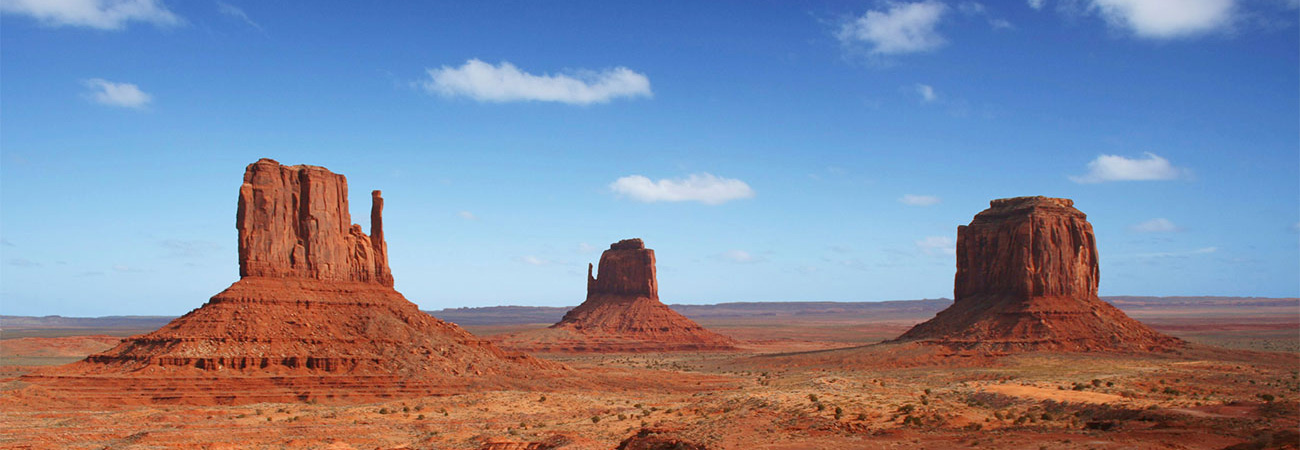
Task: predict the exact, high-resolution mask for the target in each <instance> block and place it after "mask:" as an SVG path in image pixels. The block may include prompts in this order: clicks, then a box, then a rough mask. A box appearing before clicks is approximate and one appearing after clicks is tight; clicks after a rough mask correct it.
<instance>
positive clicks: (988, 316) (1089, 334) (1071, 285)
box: [757, 197, 1185, 367]
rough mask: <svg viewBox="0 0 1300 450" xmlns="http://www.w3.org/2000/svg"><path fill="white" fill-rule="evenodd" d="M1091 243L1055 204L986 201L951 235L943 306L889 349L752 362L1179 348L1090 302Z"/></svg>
mask: <svg viewBox="0 0 1300 450" xmlns="http://www.w3.org/2000/svg"><path fill="white" fill-rule="evenodd" d="M1097 262H1098V260H1097V243H1096V237H1095V236H1094V235H1093V232H1092V224H1090V223H1088V220H1087V216H1086V215H1084V213H1083V212H1081V211H1079V210H1078V209H1075V208H1074V202H1073V201H1071V200H1068V199H1062V198H1048V197H1017V198H1008V199H999V200H993V201H991V202H990V207H989V208H988V209H986V210H984V211H983V212H980V213H979V214H977V215H975V218H974V220H972V221H971V223H970V225H965V226H958V227H957V275H956V277H955V280H954V287H953V293H954V297H955V300H954V302H953V304H952V306H949V307H948V308H947V309H945V310H943V311H940V312H939V313H938V314H936V315H935V317H934V318H932V319H930V320H928V321H925V322H922V323H920V324H918V325H916V326H914V327H912V328H911V329H910V330H908V331H907V332H905V333H903V335H902V336H899V337H898V338H897V339H894V340H892V341H886V342H882V343H879V344H872V345H867V346H862V347H854V348H848V349H837V350H827V351H820V352H808V353H802V354H792V355H775V356H773V357H759V358H757V359H758V360H761V361H762V362H763V363H764V364H769V365H775V366H784V367H791V366H793V367H801V366H804V367H806V366H832V367H840V366H843V365H845V364H849V365H874V366H882V367H884V366H894V367H906V366H923V365H934V364H939V365H945V366H953V365H965V364H975V365H978V364H984V363H987V362H989V361H991V358H995V357H998V356H1000V355H1007V354H1011V353H1024V352H1036V351H1042V352H1113V353H1141V352H1166V351H1173V350H1175V349H1177V348H1179V347H1183V346H1185V343H1184V342H1183V341H1182V340H1180V339H1178V338H1174V337H1171V336H1167V335H1164V334H1160V333H1158V332H1156V331H1154V330H1152V329H1151V328H1149V327H1147V326H1146V325H1143V324H1142V323H1141V322H1138V321H1136V320H1134V319H1132V318H1130V317H1128V316H1127V315H1125V314H1124V313H1123V312H1122V311H1120V310H1119V309H1118V308H1116V307H1114V306H1111V305H1110V304H1109V303H1106V302H1104V301H1102V300H1101V299H1100V298H1098V297H1097V285H1098V281H1099V280H1100V276H1101V275H1100V274H1101V272H1100V270H1099V268H1098V265H1097Z"/></svg>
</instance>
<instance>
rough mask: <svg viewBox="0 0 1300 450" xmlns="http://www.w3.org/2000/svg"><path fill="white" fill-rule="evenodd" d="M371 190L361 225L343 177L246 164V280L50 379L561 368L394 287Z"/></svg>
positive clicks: (344, 391) (243, 390)
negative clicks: (492, 339) (366, 226)
mask: <svg viewBox="0 0 1300 450" xmlns="http://www.w3.org/2000/svg"><path fill="white" fill-rule="evenodd" d="M372 201H373V205H372V208H371V217H370V218H371V233H372V234H371V236H366V234H365V233H363V232H362V230H361V227H360V226H359V225H353V224H351V218H350V216H349V214H348V196H347V180H346V179H345V178H344V177H343V176H342V175H339V174H334V173H331V172H330V171H328V170H326V169H324V168H321V167H314V166H305V165H304V166H281V165H280V164H279V163H277V162H275V161H273V160H270V159H262V160H260V161H258V162H256V163H253V164H250V165H249V166H248V168H247V171H246V172H245V174H244V184H243V185H242V186H241V187H240V189H239V209H238V213H237V215H236V222H235V224H236V228H237V229H238V232H239V266H240V275H241V278H240V280H239V281H237V282H235V283H234V284H232V285H231V286H230V287H229V288H227V289H226V290H224V291H222V292H221V293H219V294H217V295H215V296H213V297H212V299H211V300H209V301H208V303H207V304H205V305H203V307H201V308H199V309H196V310H194V311H191V312H190V313H188V314H185V315H184V316H182V317H179V318H177V319H176V320H174V321H172V322H171V323H168V324H167V325H166V326H164V327H162V328H161V329H159V330H157V331H154V332H152V333H149V334H145V335H141V336H135V337H131V338H128V339H125V340H123V341H122V343H121V344H119V345H118V346H116V347H114V348H112V349H110V350H108V351H105V352H103V353H99V354H95V355H91V356H89V357H87V358H86V359H85V360H84V361H82V362H79V363H75V364H73V365H70V366H67V367H65V368H63V369H62V370H61V372H60V373H59V374H58V376H56V377H47V378H46V379H44V381H47V382H49V381H53V382H52V383H48V384H49V387H50V388H51V389H54V390H58V389H60V388H63V389H67V390H69V391H73V392H74V393H75V392H80V391H79V390H84V389H87V388H93V387H94V386H102V385H104V384H105V383H108V384H109V385H113V386H114V389H115V390H117V391H120V395H119V396H120V397H122V398H123V399H124V400H127V401H129V400H131V399H130V398H128V397H132V396H133V395H134V397H135V398H136V399H137V400H138V397H141V396H144V397H147V401H174V402H195V403H203V402H220V403H244V402H256V401H294V400H299V399H308V398H329V397H348V398H360V399H369V398H375V397H387V396H396V395H428V394H430V393H432V392H445V391H447V390H448V389H450V390H452V391H455V390H458V389H466V388H468V387H470V386H477V387H488V386H504V385H518V384H519V383H523V382H524V380H528V379H530V378H534V377H535V376H538V375H539V374H542V373H545V372H547V371H552V370H558V369H563V366H560V365H558V364H555V363H550V362H547V361H543V360H539V359H536V358H532V357H528V356H524V355H519V354H510V353H506V352H504V351H502V350H500V349H498V348H497V347H496V346H494V345H492V344H491V343H489V342H487V341H483V340H481V339H478V338H476V337H475V336H473V335H471V334H470V333H468V332H466V331H465V330H463V329H461V328H460V327H458V326H456V325H454V324H450V323H447V322H443V321H441V320H438V319H437V318H434V317H432V316H429V315H428V314H425V313H423V312H421V311H419V310H418V309H417V307H416V305H415V304H414V303H411V302H410V301H407V300H406V298H404V297H403V296H402V294H400V293H398V292H397V291H396V290H394V289H393V288H392V286H393V277H392V274H391V272H390V271H389V268H388V256H387V247H386V244H385V243H384V237H383V225H382V217H381V216H382V210H383V199H382V198H381V197H380V193H379V191H374V193H373V195H372ZM29 379H30V380H33V381H36V382H41V381H42V376H41V375H34V376H32V377H29ZM223 380H226V381H223ZM205 389H206V390H207V391H205ZM105 391H106V390H105Z"/></svg>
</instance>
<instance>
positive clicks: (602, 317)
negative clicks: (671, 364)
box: [503, 239, 735, 352]
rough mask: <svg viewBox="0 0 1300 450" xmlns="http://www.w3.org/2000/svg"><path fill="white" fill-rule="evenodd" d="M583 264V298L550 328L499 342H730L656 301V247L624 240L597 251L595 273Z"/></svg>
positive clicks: (543, 345) (567, 346)
mask: <svg viewBox="0 0 1300 450" xmlns="http://www.w3.org/2000/svg"><path fill="white" fill-rule="evenodd" d="M592 269H593V268H592V266H591V265H588V266H587V300H586V301H584V302H582V304H581V305H578V307H576V308H573V309H572V310H570V311H569V312H568V313H566V314H565V315H564V318H563V319H561V320H560V321H559V322H558V323H556V324H555V325H552V326H551V327H550V330H549V331H544V332H538V333H522V334H519V335H515V336H511V337H508V338H506V339H504V340H503V343H504V345H506V346H507V347H510V348H515V349H527V350H533V351H574V352H583V351H610V352H637V351H689V350H727V349H732V348H734V344H735V342H734V341H733V340H732V339H731V338H728V337H726V336H722V335H720V334H717V333H714V332H712V331H709V330H706V329H704V327H702V326H700V325H699V324H697V323H695V321H692V320H691V319H688V318H686V316H683V315H681V314H679V313H678V312H677V311H673V310H672V308H669V307H668V306H667V305H664V304H663V303H661V302H660V301H659V282H658V281H657V278H656V276H655V251H654V250H651V249H648V248H645V243H643V242H641V240H640V239H626V240H622V241H618V242H616V243H614V244H612V245H610V246H609V250H605V252H604V253H602V254H601V255H600V266H599V272H598V275H599V276H596V275H594V274H593V273H592Z"/></svg>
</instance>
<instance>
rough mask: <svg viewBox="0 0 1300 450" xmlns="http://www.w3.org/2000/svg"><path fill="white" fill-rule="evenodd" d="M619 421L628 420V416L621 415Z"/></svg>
mask: <svg viewBox="0 0 1300 450" xmlns="http://www.w3.org/2000/svg"><path fill="white" fill-rule="evenodd" d="M618 420H627V414H619V415H618Z"/></svg>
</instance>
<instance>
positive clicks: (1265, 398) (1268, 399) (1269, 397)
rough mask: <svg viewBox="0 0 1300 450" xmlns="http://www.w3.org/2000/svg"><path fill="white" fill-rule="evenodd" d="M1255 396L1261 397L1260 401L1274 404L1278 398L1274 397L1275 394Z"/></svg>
mask: <svg viewBox="0 0 1300 450" xmlns="http://www.w3.org/2000/svg"><path fill="white" fill-rule="evenodd" d="M1255 396H1256V397H1259V399H1260V400H1263V401H1266V402H1272V401H1273V400H1276V399H1277V397H1274V396H1273V394H1255Z"/></svg>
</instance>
